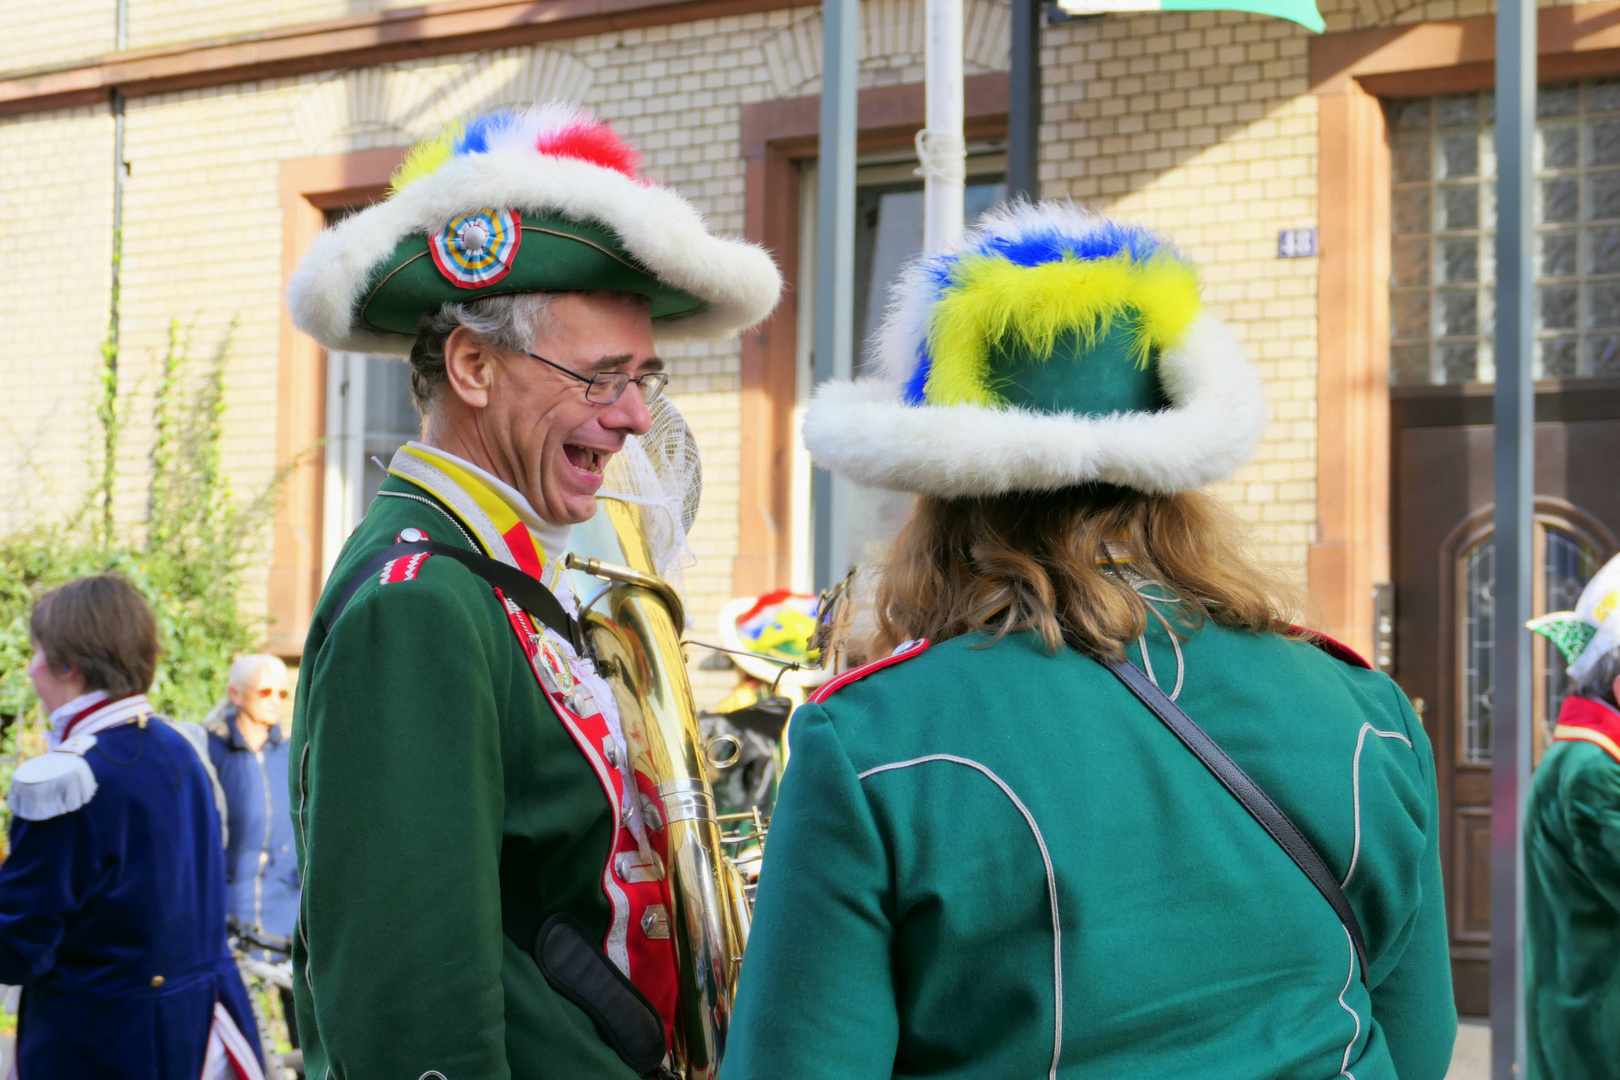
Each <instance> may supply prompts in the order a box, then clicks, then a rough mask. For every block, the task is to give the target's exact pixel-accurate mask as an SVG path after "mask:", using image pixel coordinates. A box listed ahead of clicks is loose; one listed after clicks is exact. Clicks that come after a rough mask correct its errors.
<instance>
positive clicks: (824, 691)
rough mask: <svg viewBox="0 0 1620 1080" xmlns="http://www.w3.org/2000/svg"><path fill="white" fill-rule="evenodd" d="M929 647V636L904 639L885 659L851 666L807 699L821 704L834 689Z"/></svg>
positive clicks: (915, 654) (813, 703)
mask: <svg viewBox="0 0 1620 1080" xmlns="http://www.w3.org/2000/svg"><path fill="white" fill-rule="evenodd" d="M927 648H928V639H927V638H916V639H914V640H912V641H902V642H901V643H900V645H899V646H898V647H897V648H896V649H895V650H894V652H892V653H890V654H889V655H888V656H885V657H884V658H883V659H881V660H873V661H872V662H871V663H870V664H862V665H861V666H860V667H858V668H850V669H849V670H848V671H846V672H844V673H843V674H842V675H840V676H838V678H836V679H830V680H828V681H827V682H825V683H822V684H821V688H820V689H818V690H817V691H816V692H815V693H813V694H811V695H810V697H809V698H808V699H807V700H808V703H809V704H811V705H820V704H821V703H822V702H823V701H826V700H827V698H828V696H830V695H831V694H832V693H833V691H835V690H841V689H843V688H844V687H846V686H848V685H849V684H850V683H852V682H860V681H861V680H862V679H864V678H866V677H867V676H868V675H870V674H872V673H873V672H874V671H882V670H883V669H884V668H886V667H892V666H893V665H895V664H898V663H899V662H900V661H902V660H910V659H911V658H912V657H913V656H920V655H922V653H923V651H924V650H926V649H927Z"/></svg>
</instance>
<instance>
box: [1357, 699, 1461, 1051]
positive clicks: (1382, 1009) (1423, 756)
mask: <svg viewBox="0 0 1620 1080" xmlns="http://www.w3.org/2000/svg"><path fill="white" fill-rule="evenodd" d="M1390 691H1391V693H1392V694H1393V695H1394V697H1395V699H1396V702H1395V708H1396V709H1397V710H1399V714H1400V718H1401V722H1402V723H1403V725H1404V727H1405V730H1406V734H1407V737H1408V738H1410V739H1411V741H1412V750H1413V752H1414V753H1416V755H1417V758H1418V767H1419V770H1420V773H1421V777H1422V783H1423V791H1424V795H1425V797H1426V800H1427V804H1428V815H1427V818H1428V820H1427V821H1426V822H1425V824H1424V829H1423V831H1424V845H1423V855H1422V859H1421V862H1420V864H1419V867H1418V877H1417V888H1418V896H1417V903H1416V906H1415V907H1414V908H1413V912H1412V915H1411V918H1410V921H1409V924H1408V925H1407V926H1406V927H1404V928H1402V931H1401V932H1400V933H1397V934H1395V935H1394V936H1393V945H1392V946H1390V947H1389V948H1388V949H1387V950H1386V951H1385V952H1384V953H1383V954H1382V955H1377V949H1378V946H1377V945H1376V944H1374V943H1372V942H1369V943H1368V948H1369V949H1373V950H1374V951H1375V959H1374V961H1373V965H1372V966H1373V976H1374V980H1375V981H1374V983H1373V989H1372V1011H1373V1018H1374V1019H1375V1020H1377V1021H1378V1025H1379V1027H1380V1028H1381V1029H1382V1030H1383V1033H1384V1038H1385V1039H1387V1040H1388V1042H1389V1054H1390V1057H1391V1058H1392V1059H1393V1060H1394V1062H1395V1071H1396V1074H1397V1075H1398V1076H1400V1078H1401V1080H1442V1078H1443V1077H1444V1076H1445V1075H1446V1072H1447V1071H1448V1070H1449V1069H1450V1068H1451V1052H1452V1046H1453V1044H1454V1043H1455V1042H1456V1036H1457V1007H1456V1002H1455V999H1454V998H1453V997H1452V991H1451V950H1450V941H1449V938H1448V937H1447V931H1446V900H1445V890H1444V886H1443V884H1442V882H1443V879H1442V877H1441V873H1440V796H1439V792H1438V790H1437V788H1436V787H1435V774H1434V752H1433V750H1432V749H1431V748H1430V746H1429V739H1428V736H1427V735H1425V734H1424V732H1423V725H1422V723H1420V722H1419V720H1418V718H1417V716H1416V714H1414V713H1413V712H1412V706H1411V703H1410V702H1408V701H1407V700H1406V695H1405V694H1404V693H1402V692H1401V690H1400V688H1399V687H1397V686H1395V684H1394V683H1391V684H1390Z"/></svg>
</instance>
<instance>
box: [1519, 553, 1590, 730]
mask: <svg viewBox="0 0 1620 1080" xmlns="http://www.w3.org/2000/svg"><path fill="white" fill-rule="evenodd" d="M1545 535H1546V541H1545V543H1546V555H1545V557H1544V561H1543V564H1542V572H1541V588H1542V595H1543V597H1544V598H1543V600H1542V602H1541V604H1540V607H1541V612H1542V613H1545V612H1549V611H1572V610H1574V608H1575V604H1576V602H1577V601H1578V600H1580V598H1581V590H1582V589H1584V588H1586V583H1587V582H1589V581H1591V580H1592V575H1593V574H1596V573H1597V571H1598V553H1597V552H1596V551H1593V550H1592V548H1591V546H1590V545H1588V544H1585V543H1582V541H1581V539H1580V537H1578V536H1576V535H1575V534H1573V533H1569V532H1565V531H1564V530H1563V529H1558V528H1553V527H1551V526H1548V528H1547V530H1546V534H1545ZM1535 641H1536V648H1537V649H1538V650H1539V652H1540V656H1539V657H1538V658H1537V659H1538V660H1539V663H1538V664H1537V666H1538V667H1539V668H1540V669H1541V672H1540V674H1541V686H1540V687H1539V690H1540V693H1541V721H1542V726H1543V727H1544V728H1545V731H1546V735H1547V736H1548V737H1549V738H1550V737H1551V736H1552V729H1553V728H1554V726H1556V725H1557V723H1558V710H1559V709H1560V708H1562V707H1563V705H1564V698H1566V697H1568V696H1569V692H1570V690H1571V689H1572V688H1573V683H1572V680H1571V679H1570V677H1569V674H1568V673H1567V672H1566V671H1565V670H1564V669H1565V668H1566V667H1568V666H1569V665H1568V664H1567V663H1566V662H1565V660H1564V654H1563V653H1561V652H1559V651H1558V646H1556V645H1554V644H1553V643H1552V642H1550V641H1548V640H1547V639H1546V638H1544V637H1542V636H1541V635H1539V634H1537V635H1536V637H1535Z"/></svg>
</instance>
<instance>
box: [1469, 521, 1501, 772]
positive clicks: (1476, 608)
mask: <svg viewBox="0 0 1620 1080" xmlns="http://www.w3.org/2000/svg"><path fill="white" fill-rule="evenodd" d="M1461 578H1462V588H1463V596H1462V601H1463V602H1462V672H1461V674H1462V757H1463V761H1464V762H1467V763H1470V764H1478V763H1483V762H1489V761H1490V760H1491V656H1492V654H1493V653H1494V652H1495V638H1494V634H1495V632H1496V630H1495V619H1494V616H1495V612H1496V593H1495V589H1496V545H1495V544H1494V543H1492V542H1491V541H1490V539H1489V538H1487V539H1485V540H1481V541H1480V542H1479V543H1477V544H1475V545H1474V546H1473V547H1472V548H1471V549H1469V550H1468V552H1467V553H1466V554H1464V555H1463V559H1462V574H1461Z"/></svg>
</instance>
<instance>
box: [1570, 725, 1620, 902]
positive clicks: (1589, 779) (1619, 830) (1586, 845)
mask: <svg viewBox="0 0 1620 1080" xmlns="http://www.w3.org/2000/svg"><path fill="white" fill-rule="evenodd" d="M1564 805H1565V811H1564V820H1565V823H1566V825H1567V827H1568V835H1569V838H1570V849H1571V855H1572V857H1573V860H1574V862H1575V864H1576V865H1577V866H1579V867H1580V868H1581V872H1582V873H1583V874H1585V875H1586V879H1587V880H1588V881H1590V882H1591V883H1592V888H1593V889H1595V890H1596V891H1597V892H1598V894H1599V895H1601V896H1602V897H1603V898H1604V899H1605V900H1607V901H1608V902H1609V904H1610V906H1612V907H1613V908H1615V909H1616V910H1620V768H1616V767H1615V764H1614V762H1613V761H1612V760H1611V759H1610V758H1609V757H1608V756H1607V755H1604V756H1603V758H1602V759H1601V760H1597V759H1596V756H1595V755H1594V766H1593V767H1588V768H1583V769H1581V770H1579V771H1578V772H1577V773H1576V774H1575V775H1574V776H1572V777H1571V778H1570V781H1569V788H1568V798H1567V799H1566V800H1565V803H1564Z"/></svg>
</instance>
